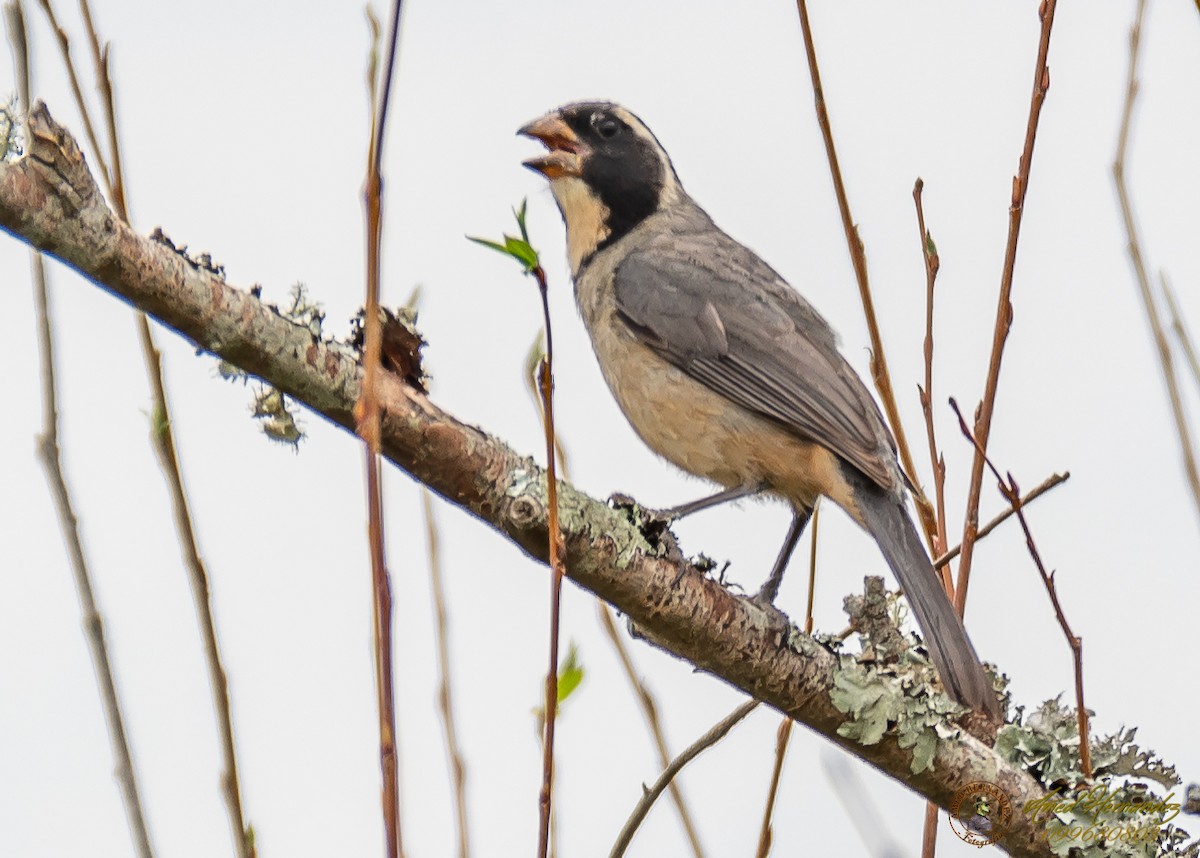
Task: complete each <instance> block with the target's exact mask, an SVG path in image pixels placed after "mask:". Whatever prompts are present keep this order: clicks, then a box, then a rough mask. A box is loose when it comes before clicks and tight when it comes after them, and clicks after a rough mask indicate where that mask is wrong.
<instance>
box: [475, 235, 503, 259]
mask: <svg viewBox="0 0 1200 858" xmlns="http://www.w3.org/2000/svg"><path fill="white" fill-rule="evenodd" d="M467 241H473V242H475V243H476V244H482V245H483V246H484V247H490V248H491V249H492V250H496V251H499V252H500V253H504V254H507V253H508V248H507V247H505V246H504V245H503V244H497V243H496V242H494V241H489V240H488V239H486V238H476V237H475V236H473V235H468V236H467Z"/></svg>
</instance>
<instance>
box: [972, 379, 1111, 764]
mask: <svg viewBox="0 0 1200 858" xmlns="http://www.w3.org/2000/svg"><path fill="white" fill-rule="evenodd" d="M950 407H951V408H953V409H954V413H955V415H956V416H957V417H958V428H959V429H960V430H961V431H962V433H963V436H964V437H965V438H966V439H967V440H968V441H970V442H971V443H972V444H974V445H975V450H976V452H977V453H978V454H979V455H981V456H983V459H984V462H985V463H986V464H987V467H988V470H990V471H991V472H992V475H993V476H995V478H996V485H997V488H999V490H1000V494H1002V495H1003V496H1004V499H1005V500H1006V501H1008V503H1009V505H1010V506H1012V509H1013V512H1015V513H1016V515H1017V521H1019V522H1020V523H1021V530H1022V531H1023V532H1024V534H1025V547H1026V548H1028V549H1029V556H1030V557H1032V558H1033V562H1034V564H1035V565H1036V566H1037V570H1038V574H1039V575H1041V576H1042V583H1043V584H1045V586H1046V594H1047V595H1048V596H1049V597H1050V604H1051V605H1053V606H1054V616H1055V617H1057V619H1058V624H1059V626H1060V627H1061V628H1062V631H1063V635H1064V636H1066V639H1067V644H1068V645H1069V646H1070V647H1071V655H1072V658H1073V660H1074V662H1075V712H1076V716H1077V717H1078V719H1079V725H1078V730H1079V765H1080V770H1081V771H1082V772H1083V776H1084V777H1085V778H1087V779H1088V780H1091V778H1092V753H1091V749H1090V746H1089V742H1090V740H1089V735H1090V734H1089V732H1088V714H1087V707H1086V706H1085V705H1084V703H1083V639H1082V638H1080V637H1078V636H1077V635H1076V634H1075V633H1074V632H1072V631H1071V626H1070V624H1069V623H1068V622H1067V616H1066V614H1064V613H1063V609H1062V604H1061V603H1060V602H1059V601H1058V589H1057V588H1056V587H1055V585H1054V573H1053V572H1046V566H1045V564H1043V563H1042V555H1041V553H1040V552H1039V551H1038V548H1037V545H1036V544H1035V543H1034V541H1033V532H1032V531H1031V530H1030V529H1029V522H1028V521H1027V520H1026V519H1025V511H1024V510H1023V509H1022V506H1021V489H1020V487H1019V486H1018V485H1017V481H1016V480H1015V479H1013V475H1012V472H1011V471H1009V472H1008V473H1007V474H1005V475H1004V476H1001V475H1000V471H999V470H998V469H997V468H996V466H995V465H994V464H992V460H991V459H989V458H988V456H987V453H985V452H983V447H982V446H981V445H980V443H979V441H978V440H977V439H976V438H975V436H974V435H972V434H971V428H970V427H969V426H968V425H967V421H966V419H965V418H964V417H963V415H962V412H961V411H959V409H958V403H957V402H955V401H954V399H953V398H951V399H950Z"/></svg>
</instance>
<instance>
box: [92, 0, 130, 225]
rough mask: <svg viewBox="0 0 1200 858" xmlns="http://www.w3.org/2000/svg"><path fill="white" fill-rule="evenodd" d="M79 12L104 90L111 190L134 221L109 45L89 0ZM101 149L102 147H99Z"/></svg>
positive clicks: (127, 219)
mask: <svg viewBox="0 0 1200 858" xmlns="http://www.w3.org/2000/svg"><path fill="white" fill-rule="evenodd" d="M79 12H80V14H81V15H82V16H83V25H84V28H85V29H86V30H87V34H88V44H89V46H90V47H91V49H92V62H94V63H95V65H96V88H97V89H98V90H99V91H100V100H101V102H102V104H103V105H104V119H105V126H106V128H107V129H108V153H109V155H110V156H112V185H111V187H110V188H109V193H110V195H111V196H112V200H113V206H114V207H115V208H116V210H117V212H118V213H119V214H120V215H121V217H122V218H124V220H125V222H126V223H133V220H132V218H130V217H129V204H128V202H127V201H126V198H125V176H124V173H123V171H122V169H121V143H120V140H119V135H118V134H117V107H116V97H115V95H114V94H113V86H112V78H111V77H110V76H109V73H108V47H109V46H108V44H107V43H105V45H104V46H103V47H101V46H100V36H99V35H98V34H97V32H96V27H95V25H94V24H93V22H92V10H91V8H90V7H89V6H88V0H79ZM96 148H97V150H99V147H98V146H97V147H96Z"/></svg>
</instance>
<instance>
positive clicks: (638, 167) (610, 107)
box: [517, 102, 683, 273]
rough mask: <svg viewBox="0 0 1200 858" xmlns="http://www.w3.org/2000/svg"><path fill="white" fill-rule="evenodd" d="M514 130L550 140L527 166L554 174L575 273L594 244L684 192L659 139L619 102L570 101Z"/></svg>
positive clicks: (609, 239) (550, 176)
mask: <svg viewBox="0 0 1200 858" xmlns="http://www.w3.org/2000/svg"><path fill="white" fill-rule="evenodd" d="M517 133H519V134H523V135H524V136H526V137H532V138H534V139H535V140H539V141H541V142H542V143H543V144H544V145H545V146H546V149H547V152H546V154H545V155H542V156H540V157H537V158H530V159H529V160H527V161H525V166H526V167H529V168H530V169H531V170H536V171H537V172H539V173H541V174H542V175H543V176H545V177H546V178H547V179H549V180H550V189H551V191H552V192H553V193H554V198H555V200H556V201H557V202H558V207H559V209H560V210H561V211H562V215H563V221H564V222H565V223H566V225H567V246H568V247H567V249H568V257H569V258H570V262H571V270H572V272H573V273H578V271H579V268H580V267H581V266H582V265H583V264H584V263H585V262H586V261H587V260H588V259H589V258H590V257H591V256H592V254H594V253H595V252H596V251H598V250H601V249H603V248H604V247H606V246H608V245H609V244H612V243H613V242H615V241H617V240H618V239H620V238H621V237H622V236H624V235H626V234H628V233H629V232H630V231H631V230H633V229H634V228H635V227H636V226H637V225H638V224H640V223H641V222H642V221H644V220H645V219H646V218H648V217H649V216H650V215H652V214H654V213H655V212H656V211H658V210H659V209H661V208H664V207H666V206H669V205H671V204H673V203H674V202H677V201H678V200H680V199H682V198H683V189H682V188H681V187H680V184H679V179H678V177H677V176H676V175H675V169H674V167H672V166H671V159H670V158H668V157H667V153H666V151H665V150H664V149H663V147H662V144H660V143H659V142H658V139H657V138H656V137H655V136H654V135H653V134H652V133H651V132H650V129H649V128H647V127H646V125H645V124H644V123H643V122H642V121H641V120H640V119H638V118H637V117H636V116H634V115H633V114H632V113H630V112H629V111H628V110H626V109H625V108H623V107H621V106H620V105H617V104H611V103H609V102H579V103H576V104H568V105H565V106H564V107H560V108H558V109H557V110H554V111H551V112H550V113H547V114H546V115H545V116H543V117H541V118H539V119H535V120H534V121H533V122H530V123H529V124H528V125H525V126H524V127H522V128H521V129H520V131H518V132H517Z"/></svg>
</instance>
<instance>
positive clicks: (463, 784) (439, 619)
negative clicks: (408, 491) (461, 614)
mask: <svg viewBox="0 0 1200 858" xmlns="http://www.w3.org/2000/svg"><path fill="white" fill-rule="evenodd" d="M421 510H422V512H423V514H424V516H425V538H426V542H427V545H428V550H429V583H430V589H431V590H432V591H433V634H434V638H435V639H436V644H437V658H438V675H439V676H438V709H439V711H440V712H441V715H442V731H443V732H444V733H445V737H446V756H447V757H448V758H449V760H450V779H451V784H452V785H453V787H454V826H455V829H456V830H457V831H458V856H459V858H467V856H468V855H470V854H471V846H470V838H469V836H468V829H469V826H468V818H467V769H466V765H465V763H464V762H463V755H462V750H461V749H460V748H459V744H458V731H457V730H456V729H455V725H454V699H453V694H452V686H451V682H450V629H449V623H448V621H447V619H446V594H445V592H444V590H443V587H442V554H441V551H440V541H439V539H438V528H437V520H436V519H435V517H434V513H433V495H432V494H431V493H430V491H429V489H427V488H422V489H421Z"/></svg>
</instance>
